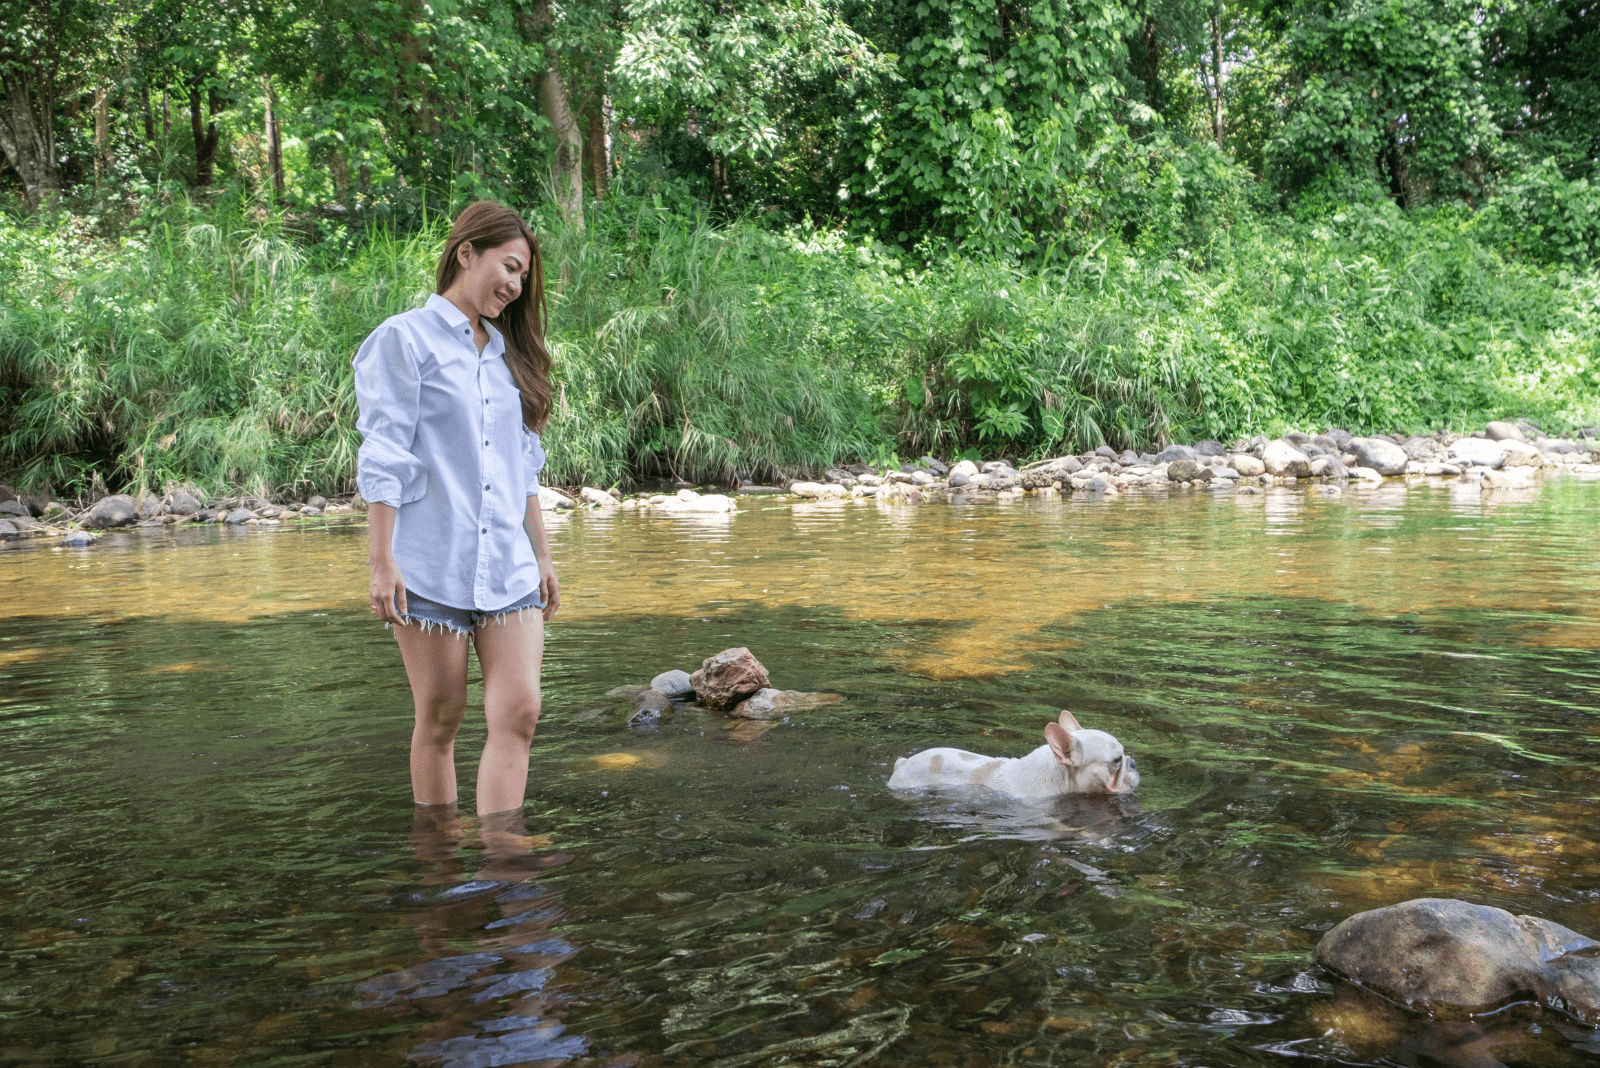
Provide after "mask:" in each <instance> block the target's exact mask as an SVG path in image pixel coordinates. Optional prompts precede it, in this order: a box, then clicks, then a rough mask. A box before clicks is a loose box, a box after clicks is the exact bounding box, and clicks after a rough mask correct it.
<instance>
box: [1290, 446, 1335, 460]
mask: <svg viewBox="0 0 1600 1068" xmlns="http://www.w3.org/2000/svg"><path fill="white" fill-rule="evenodd" d="M1297 447H1298V448H1299V449H1300V451H1301V452H1303V453H1305V454H1306V459H1308V460H1315V459H1316V458H1317V457H1319V456H1326V455H1328V450H1327V449H1324V448H1323V447H1322V446H1321V445H1318V444H1317V443H1316V442H1314V441H1302V442H1300V443H1299V444H1298V446H1297Z"/></svg>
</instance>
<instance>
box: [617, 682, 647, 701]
mask: <svg viewBox="0 0 1600 1068" xmlns="http://www.w3.org/2000/svg"><path fill="white" fill-rule="evenodd" d="M648 689H650V687H648V686H641V685H639V684H638V683H636V682H630V683H628V684H627V685H626V686H616V687H613V688H612V689H609V690H607V691H606V696H607V697H626V698H627V699H628V700H630V701H631V700H633V698H635V697H637V696H638V695H639V694H642V693H644V692H645V691H646V690H648Z"/></svg>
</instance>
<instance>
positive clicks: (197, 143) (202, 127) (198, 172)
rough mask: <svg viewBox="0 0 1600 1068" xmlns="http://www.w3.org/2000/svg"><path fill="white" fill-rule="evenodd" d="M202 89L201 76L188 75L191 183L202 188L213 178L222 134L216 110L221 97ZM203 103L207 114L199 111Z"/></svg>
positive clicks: (219, 108) (211, 91)
mask: <svg viewBox="0 0 1600 1068" xmlns="http://www.w3.org/2000/svg"><path fill="white" fill-rule="evenodd" d="M203 89H205V85H204V79H203V78H201V77H200V76H199V75H195V76H194V77H193V78H191V79H189V128H190V130H191V131H192V132H193V133H194V184H195V187H196V188H203V187H205V186H208V185H210V184H211V183H212V181H213V180H215V178H216V165H217V141H218V139H219V138H220V137H221V136H222V134H221V131H220V130H219V129H217V112H219V111H221V110H222V100H221V99H220V98H219V97H218V96H217V94H216V91H215V90H205V92H204V99H203V100H202V90H203ZM202 103H204V104H205V105H206V108H207V111H208V114H206V115H202V114H201V113H200V105H201V104H202Z"/></svg>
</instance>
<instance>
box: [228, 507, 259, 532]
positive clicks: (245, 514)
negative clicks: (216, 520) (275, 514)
mask: <svg viewBox="0 0 1600 1068" xmlns="http://www.w3.org/2000/svg"><path fill="white" fill-rule="evenodd" d="M254 518H256V514H255V513H254V512H252V511H251V510H250V509H248V508H244V507H239V508H235V509H234V510H233V511H231V512H229V513H228V514H227V515H225V516H223V517H222V521H223V522H224V523H226V524H228V525H229V526H230V527H236V526H238V525H239V524H240V523H247V522H249V521H250V520H252V519H254Z"/></svg>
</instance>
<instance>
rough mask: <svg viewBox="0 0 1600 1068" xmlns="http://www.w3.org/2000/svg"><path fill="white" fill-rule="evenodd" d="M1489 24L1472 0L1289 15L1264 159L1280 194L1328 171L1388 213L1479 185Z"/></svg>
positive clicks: (1487, 112)
mask: <svg viewBox="0 0 1600 1068" xmlns="http://www.w3.org/2000/svg"><path fill="white" fill-rule="evenodd" d="M1497 16H1498V12H1497V11H1494V10H1492V9H1491V11H1490V13H1489V17H1487V18H1486V17H1485V12H1484V9H1483V8H1482V7H1481V6H1480V5H1479V4H1477V3H1476V2H1475V0H1333V2H1331V3H1323V2H1320V0H1318V2H1308V3H1304V4H1302V5H1300V6H1299V7H1298V8H1297V9H1296V17H1295V19H1294V21H1293V23H1292V25H1291V27H1290V29H1289V31H1288V33H1287V34H1286V35H1285V43H1286V45H1287V50H1288V55H1289V64H1290V67H1291V68H1292V70H1293V74H1292V76H1291V79H1290V84H1291V87H1292V95H1291V99H1290V101H1289V103H1288V106H1287V109H1286V110H1287V119H1286V122H1285V123H1284V126H1283V128H1282V129H1281V130H1280V132H1279V133H1278V135H1277V136H1276V137H1275V138H1274V139H1273V141H1272V143H1271V146H1270V149H1269V155H1270V157H1271V159H1272V161H1273V163H1274V165H1275V166H1276V167H1277V168H1278V170H1279V172H1280V173H1281V175H1282V176H1283V179H1284V181H1286V183H1287V184H1289V185H1290V186H1298V185H1301V184H1304V183H1305V182H1307V181H1309V180H1311V179H1313V178H1315V177H1317V176H1318V175H1320V174H1322V173H1323V171H1324V170H1325V169H1326V168H1327V167H1328V166H1329V165H1330V164H1332V165H1334V166H1339V167H1343V168H1345V169H1346V170H1348V171H1350V172H1351V173H1353V174H1356V175H1361V176H1366V175H1371V176H1373V177H1375V178H1378V179H1379V180H1381V181H1382V182H1383V183H1384V184H1385V185H1387V186H1388V187H1389V189H1390V190H1391V192H1392V194H1393V195H1394V197H1395V199H1396V201H1397V202H1399V203H1401V204H1407V203H1411V202H1412V201H1413V200H1416V199H1421V198H1424V197H1425V196H1426V194H1427V193H1429V192H1431V191H1433V190H1434V189H1435V188H1436V187H1437V188H1441V189H1442V190H1443V191H1444V192H1446V193H1449V194H1455V193H1457V192H1459V191H1464V190H1469V189H1471V188H1472V187H1473V185H1474V183H1475V181H1476V180H1477V179H1478V178H1479V176H1481V174H1482V172H1483V170H1484V168H1485V166H1486V164H1487V162H1488V159H1489V157H1490V156H1491V154H1492V151H1493V149H1494V146H1495V142H1496V139H1497V137H1498V134H1499V129H1498V127H1497V126H1496V125H1495V122H1494V115H1493V108H1492V107H1491V101H1490V91H1491V90H1490V86H1489V85H1488V84H1487V83H1486V81H1485V79H1484V77H1483V74H1484V66H1485V56H1486V52H1487V49H1486V43H1487V42H1488V40H1489V39H1490V38H1491V37H1493V35H1494V34H1495V32H1496V29H1497V21H1496V18H1497Z"/></svg>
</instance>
